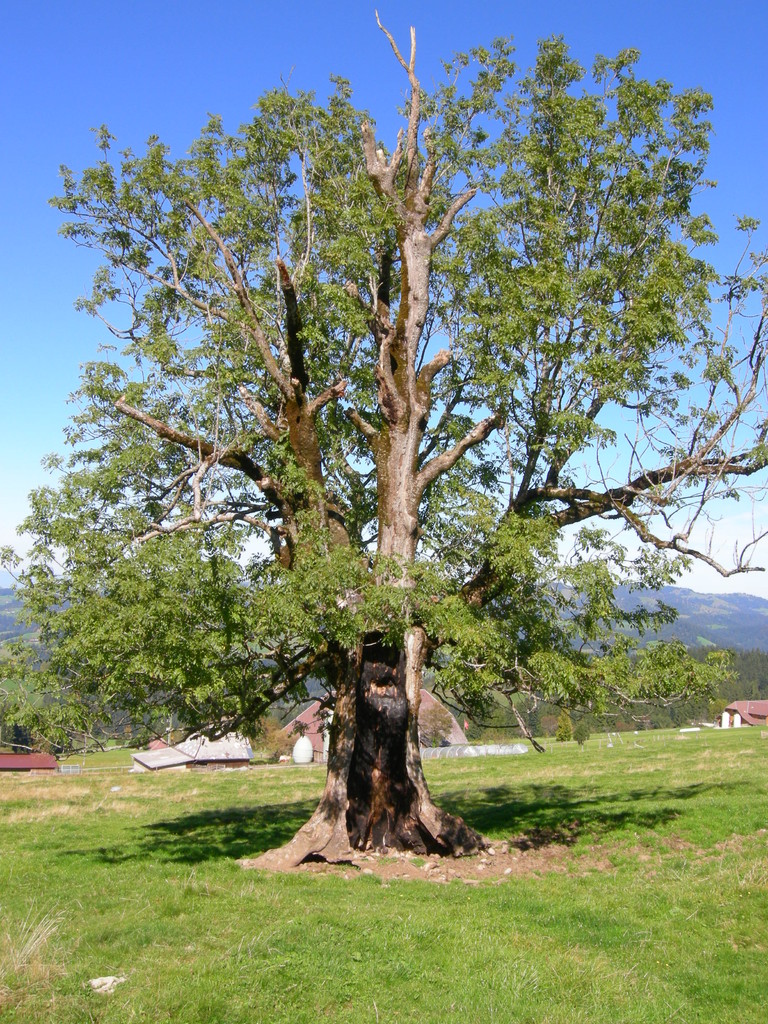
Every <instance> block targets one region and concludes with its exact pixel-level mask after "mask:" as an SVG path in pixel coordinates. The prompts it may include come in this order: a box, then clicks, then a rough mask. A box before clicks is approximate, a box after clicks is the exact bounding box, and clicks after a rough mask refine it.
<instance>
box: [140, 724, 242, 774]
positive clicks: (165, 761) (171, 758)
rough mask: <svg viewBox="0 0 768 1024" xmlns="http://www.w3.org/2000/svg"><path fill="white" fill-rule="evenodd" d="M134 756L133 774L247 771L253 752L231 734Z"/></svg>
mask: <svg viewBox="0 0 768 1024" xmlns="http://www.w3.org/2000/svg"><path fill="white" fill-rule="evenodd" d="M131 756H132V757H133V770H134V771H137V772H156V771H160V770H161V769H175V770H184V769H185V768H247V767H248V762H249V761H250V759H251V758H252V757H253V752H252V751H251V748H250V746H249V744H248V741H247V740H246V739H244V738H243V737H242V736H240V735H238V734H237V733H230V734H229V735H228V736H223V737H222V738H221V739H220V740H209V739H206V737H205V736H190V737H189V739H186V740H184V742H183V743H176V744H174V745H173V746H170V747H169V746H162V747H159V748H155V749H150V750H142V751H139V753H137V754H132V755H131Z"/></svg>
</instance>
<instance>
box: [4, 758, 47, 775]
mask: <svg viewBox="0 0 768 1024" xmlns="http://www.w3.org/2000/svg"><path fill="white" fill-rule="evenodd" d="M58 769H59V763H58V761H57V760H56V758H55V757H54V756H53V754H0V772H32V773H33V774H34V775H39V774H41V773H43V774H46V775H48V774H51V773H52V772H55V771H58Z"/></svg>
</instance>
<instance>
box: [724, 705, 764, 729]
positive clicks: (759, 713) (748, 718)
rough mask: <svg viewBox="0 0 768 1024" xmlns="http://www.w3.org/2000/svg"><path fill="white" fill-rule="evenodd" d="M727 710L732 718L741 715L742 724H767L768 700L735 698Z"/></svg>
mask: <svg viewBox="0 0 768 1024" xmlns="http://www.w3.org/2000/svg"><path fill="white" fill-rule="evenodd" d="M725 710H726V711H727V712H728V713H729V715H730V716H731V718H733V715H734V714H738V715H741V724H742V725H765V724H766V722H767V721H768V700H735V701H733V703H732V704H729V705H728V707H727V708H726V709H725Z"/></svg>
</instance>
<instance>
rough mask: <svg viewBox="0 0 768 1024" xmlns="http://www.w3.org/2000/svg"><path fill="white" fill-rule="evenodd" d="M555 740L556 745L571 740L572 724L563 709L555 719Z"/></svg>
mask: <svg viewBox="0 0 768 1024" xmlns="http://www.w3.org/2000/svg"><path fill="white" fill-rule="evenodd" d="M555 739H556V740H557V742H558V743H567V742H568V740H571V739H573V722H571V716H570V715H569V714H568V712H567V710H566V709H565V708H563V710H562V711H561V712H560V715H559V717H558V719H557V730H556V732H555Z"/></svg>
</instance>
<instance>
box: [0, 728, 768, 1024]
mask: <svg viewBox="0 0 768 1024" xmlns="http://www.w3.org/2000/svg"><path fill="white" fill-rule="evenodd" d="M623 739H624V743H623V745H618V744H617V745H616V746H614V747H613V748H612V749H609V748H607V747H606V745H605V740H604V739H603V740H602V741H601V742H599V741H598V740H594V739H593V740H590V742H589V743H588V744H587V746H586V748H585V750H584V751H583V752H582V751H579V750H578V748H577V747H576V746H575V745H571V744H569V745H567V746H565V747H563V746H553V749H552V750H551V751H550V752H549V753H547V754H545V755H540V756H537V755H534V754H528V755H526V756H525V757H516V758H515V757H513V758H489V759H487V760H484V759H479V760H466V761H461V762H429V763H428V764H427V771H428V775H429V779H430V784H431V786H432V789H433V791H434V792H435V794H436V795H437V796H438V798H439V800H440V801H441V802H442V803H443V805H444V806H446V807H448V808H449V809H450V810H452V811H455V812H459V813H460V814H462V815H463V816H464V817H465V818H466V819H467V820H468V821H469V822H470V823H471V824H472V825H474V826H475V827H476V828H479V829H480V830H482V831H483V832H485V833H486V834H487V835H489V836H491V837H493V838H494V839H497V840H503V839H505V838H509V837H514V836H519V835H521V834H523V833H525V834H526V835H528V836H529V838H530V840H531V842H530V844H529V845H530V849H529V850H527V851H526V852H524V853H521V854H520V858H521V859H520V868H519V870H518V871H516V872H515V873H513V874H510V875H509V876H508V877H506V878H503V879H497V880H494V881H490V880H489V881H488V882H481V883H480V884H474V885H468V884H465V883H463V882H461V881H455V882H451V883H449V884H446V885H438V884H434V883H432V882H429V881H427V880H426V879H425V880H424V881H421V880H417V881H413V880H409V881H405V880H404V881H400V880H397V879H393V880H388V881H382V879H381V878H379V877H376V876H366V875H364V874H362V873H361V874H359V875H357V874H355V875H354V877H349V878H345V877H343V874H342V873H341V872H339V871H335V872H331V873H328V874H314V873H304V872H302V873H297V874H293V875H267V874H264V873H261V872H253V871H252V872H245V871H243V870H242V869H241V868H240V867H239V866H238V865H237V863H236V859H237V858H238V857H243V856H249V855H253V854H257V853H259V852H260V851H263V850H265V849H268V848H269V847H271V846H274V845H276V844H278V843H281V842H284V841H285V840H287V839H288V838H289V837H290V835H291V834H292V832H293V830H294V829H295V828H296V827H297V826H298V825H299V824H300V823H301V822H302V821H303V820H304V819H305V818H306V817H307V816H308V815H309V813H310V811H311V810H312V808H313V805H314V802H315V800H316V798H317V796H318V793H319V790H320V788H321V786H322V778H323V775H322V770H321V769H317V768H314V769H312V768H306V769H303V768H283V769H279V768H274V769H263V770H255V771H250V772H232V773H208V774H202V773H201V774H196V773H195V774H192V773H189V774H181V775H179V774H173V773H172V774H162V775H128V774H126V773H123V772H115V773H108V772H104V773H93V774H90V775H88V774H84V775H82V776H75V777H50V778H44V777H40V778H29V777H27V778H23V777H4V778H2V779H0V816H1V819H2V828H1V829H0V1018H1V1019H2V1021H3V1024H5V1022H6V1021H7V1022H17V1021H18V1022H21V1021H24V1022H33V1021H34V1022H57V1024H59V1022H61V1024H65V1022H72V1024H75V1022H77V1024H82V1022H87V1021H94V1022H117V1021H119V1022H123V1021H125V1022H129V1021H147V1022H152V1024H158V1022H166V1021H173V1022H179V1024H198V1022H199V1024H203V1022H205V1024H214V1022H216V1024H218V1022H221V1024H240V1022H242V1024H246V1022H247V1024H282V1022H285V1024H288V1022H291V1024H310V1022H313V1024H315V1022H318V1021H324V1020H328V1021H339V1022H350V1024H351V1022H356V1024H357V1022H371V1024H394V1022H400V1024H405V1022H413V1024H433V1022H434V1024H438V1022H440V1024H444V1022H453V1021H456V1022H469V1024H475V1022H476V1024H497V1022H515V1024H517V1022H531V1024H533V1022H536V1024H555V1022H558V1024H559V1022H569V1024H571V1022H577V1021H578V1022H582V1021H583V1022H590V1024H608V1022H611V1024H624V1022H648V1024H651V1022H653V1024H655V1022H659V1024H661V1022H667V1021H669V1022H674V1024H690V1022H699V1021H700V1022H707V1024H709V1022H710V1021H713V1020H717V1021H721V1022H731V1021H733V1022H740V1024H749V1022H755V1024H757V1022H760V1024H763V1022H764V1021H765V1020H766V1019H768V799H767V797H768V792H767V791H768V771H766V768H767V767H768V741H766V740H762V739H761V735H760V730H759V729H742V730H739V731H738V732H736V731H734V732H730V733H719V732H718V733H713V732H711V731H707V732H702V733H698V734H689V735H688V736H687V737H686V738H685V739H684V740H681V741H678V740H677V739H675V738H673V737H670V736H667V737H664V738H663V739H659V738H657V737H654V736H653V734H644V735H641V736H639V737H633V736H624V737H623ZM636 743H637V744H641V745H640V746H636V745H635V744H636ZM115 786H119V787H120V788H119V790H113V787H115ZM105 975H118V976H124V977H125V978H126V979H127V980H126V981H125V982H124V983H122V984H120V985H119V986H118V987H117V988H116V989H115V991H114V992H113V993H112V994H111V995H100V994H97V993H96V992H93V991H91V989H90V987H89V985H88V981H89V979H92V978H97V977H101V976H105Z"/></svg>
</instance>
